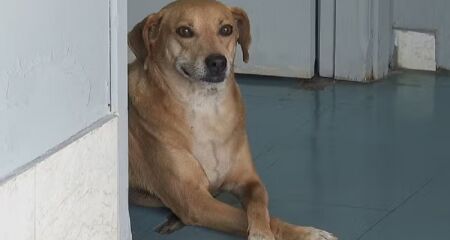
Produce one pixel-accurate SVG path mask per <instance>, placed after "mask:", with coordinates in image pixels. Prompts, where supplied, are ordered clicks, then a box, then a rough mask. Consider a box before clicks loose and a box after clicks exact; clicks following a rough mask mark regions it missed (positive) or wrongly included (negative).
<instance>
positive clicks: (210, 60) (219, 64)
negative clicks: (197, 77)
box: [203, 54, 228, 83]
mask: <svg viewBox="0 0 450 240" xmlns="http://www.w3.org/2000/svg"><path fill="white" fill-rule="evenodd" d="M227 64H228V63H227V58H226V57H225V56H223V55H220V54H212V55H209V56H208V57H207V58H206V59H205V65H206V69H207V70H208V72H207V74H206V77H205V78H204V79H203V80H204V81H206V82H211V83H218V82H223V81H224V80H225V77H226V71H227Z"/></svg>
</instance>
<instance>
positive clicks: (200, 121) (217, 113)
mask: <svg viewBox="0 0 450 240" xmlns="http://www.w3.org/2000/svg"><path fill="white" fill-rule="evenodd" d="M203 100H204V101H201V102H197V103H196V104H193V105H192V108H191V109H190V110H191V112H190V113H189V116H188V121H189V124H190V127H191V131H192V136H193V145H192V147H193V149H192V150H193V154H194V157H195V158H196V159H197V160H198V161H199V163H200V164H201V166H202V167H203V170H204V172H205V173H206V175H207V177H208V180H209V182H210V185H211V187H212V188H217V187H219V186H220V185H221V184H222V182H223V180H224V178H225V176H226V174H227V173H228V171H229V169H230V168H231V164H232V157H233V156H232V153H231V143H230V142H231V141H229V139H230V136H231V134H232V121H231V119H232V118H231V116H230V115H229V114H233V113H227V109H226V107H225V106H224V105H223V104H222V103H221V102H220V101H219V100H217V99H214V98H206V99H203Z"/></svg>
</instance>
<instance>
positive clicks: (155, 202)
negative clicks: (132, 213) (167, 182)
mask: <svg viewBox="0 0 450 240" xmlns="http://www.w3.org/2000/svg"><path fill="white" fill-rule="evenodd" d="M128 199H129V201H130V202H131V203H133V204H135V205H138V206H142V207H149V208H157V207H164V204H163V203H162V202H161V200H159V199H158V198H157V197H156V196H154V195H152V194H151V193H149V192H145V191H143V190H135V189H130V192H129V194H128Z"/></svg>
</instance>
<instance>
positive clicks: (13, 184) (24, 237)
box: [0, 168, 35, 240]
mask: <svg viewBox="0 0 450 240" xmlns="http://www.w3.org/2000/svg"><path fill="white" fill-rule="evenodd" d="M34 204H35V169H34V168H31V169H30V170H28V171H26V172H25V173H22V174H21V175H18V176H16V177H14V178H13V179H11V180H9V181H8V182H6V183H3V184H2V185H0V239H1V240H34V239H35V238H34V237H35V235H34V230H35V228H34V219H35V209H34Z"/></svg>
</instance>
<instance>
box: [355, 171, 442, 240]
mask: <svg viewBox="0 0 450 240" xmlns="http://www.w3.org/2000/svg"><path fill="white" fill-rule="evenodd" d="M432 181H433V178H430V179H429V180H428V181H426V182H425V183H424V184H423V185H422V186H420V187H419V189H417V190H416V191H415V192H413V193H411V195H409V196H408V197H407V198H405V200H403V201H402V202H400V203H399V204H398V205H397V206H395V207H394V208H393V209H391V210H390V211H389V212H387V213H386V214H385V215H384V216H383V217H382V218H380V219H379V220H378V221H377V222H376V223H375V224H374V225H372V226H371V227H369V228H368V229H367V230H366V231H364V232H363V233H362V234H361V235H360V236H359V237H358V238H356V239H357V240H361V239H362V238H363V237H364V236H365V235H366V234H367V233H369V232H370V231H372V230H373V229H374V228H375V227H376V226H378V224H380V223H381V222H383V221H384V220H385V219H386V218H388V217H389V216H390V215H392V214H393V213H395V212H396V211H397V210H398V209H399V208H400V207H402V206H404V205H405V204H406V203H407V202H409V200H411V199H412V198H414V197H415V196H416V195H417V194H418V193H420V192H421V191H422V190H423V189H425V188H426V187H427V186H428V185H430V183H431V182H432Z"/></svg>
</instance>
